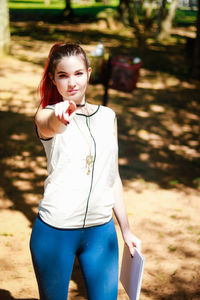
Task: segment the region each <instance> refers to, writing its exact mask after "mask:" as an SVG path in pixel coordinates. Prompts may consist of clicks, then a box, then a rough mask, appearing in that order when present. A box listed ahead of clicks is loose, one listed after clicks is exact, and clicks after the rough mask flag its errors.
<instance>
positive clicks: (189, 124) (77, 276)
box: [0, 38, 200, 300]
mask: <svg viewBox="0 0 200 300" xmlns="http://www.w3.org/2000/svg"><path fill="white" fill-rule="evenodd" d="M21 41H22V38H21V40H18V39H17V38H16V39H14V40H13V41H12V54H14V56H9V57H5V58H3V59H1V62H0V106H1V111H0V116H1V118H0V125H1V133H0V135H1V140H0V155H1V163H0V166H1V187H0V207H1V210H0V269H1V272H0V299H1V300H8V299H9V300H11V299H13V300H14V299H15V300H19V299H24V300H36V299H38V291H37V285H36V280H35V276H34V272H33V267H32V263H31V257H30V252H29V238H30V233H31V228H32V225H33V222H34V219H35V217H36V214H37V206H38V203H39V201H40V199H41V195H42V191H43V182H44V179H45V176H46V169H45V167H46V160H45V156H44V151H43V149H42V146H41V144H40V142H39V141H38V140H37V138H36V137H35V135H34V129H33V115H34V112H35V110H36V107H37V103H38V100H37V94H36V89H37V86H38V83H39V80H40V77H41V74H42V66H41V64H40V63H39V61H40V60H41V61H42V60H43V59H44V58H45V57H46V55H47V53H48V50H49V45H50V42H42V41H37V43H35V44H33V45H32V47H29V44H30V41H28V40H25V39H23V42H24V44H25V43H26V47H24V46H22V42H21ZM25 55H26V57H25ZM30 57H31V58H32V60H30V59H28V58H30ZM25 58H26V59H25ZM34 58H37V59H38V61H37V62H35V63H34V62H33V60H34ZM199 94H200V93H199V89H198V88H197V85H196V84H195V83H194V82H190V83H188V82H186V81H185V80H181V79H179V78H178V77H176V76H174V75H169V74H166V73H162V72H157V71H150V70H148V69H146V68H145V67H143V68H142V70H141V74H140V78H139V82H138V88H137V90H135V91H134V92H133V93H130V94H125V93H123V92H117V91H114V90H110V91H109V95H110V100H109V104H108V105H109V106H110V107H111V108H113V109H114V110H115V111H116V113H117V115H118V119H119V144H120V149H121V150H120V153H119V154H120V159H119V162H120V172H121V176H122V180H123V185H124V199H125V202H126V206H127V213H128V217H129V221H130V225H131V228H132V230H133V232H134V233H135V234H136V235H137V236H138V237H139V238H140V239H141V240H142V252H143V255H144V256H145V259H146V261H145V271H144V278H143V282H142V290H141V297H140V299H141V300H147V299H151V300H153V299H160V300H161V299H162V300H165V299H170V300H174V299H176V300H197V299H200V217H199V211H200V198H199V196H200V173H199V157H200V155H199V123H198V122H199V112H200V109H199V102H198V101H199V100H198V99H199ZM102 96H103V88H102V85H101V84H99V85H96V86H95V87H94V86H92V85H90V86H89V88H88V98H89V99H90V100H92V101H93V102H95V103H101V99H102ZM180 103H181V105H180ZM116 228H117V233H118V239H119V250H120V263H121V257H122V251H123V241H122V237H121V234H120V231H119V227H118V225H117V224H116ZM69 299H86V296H85V289H84V283H83V279H82V275H81V273H80V269H79V266H78V264H77V263H76V264H75V266H74V271H73V275H72V279H71V282H70V292H69ZM118 299H121V300H125V299H128V297H127V296H126V293H125V291H124V289H123V287H122V285H121V284H120V283H119V297H118ZM58 300H59V299H58Z"/></svg>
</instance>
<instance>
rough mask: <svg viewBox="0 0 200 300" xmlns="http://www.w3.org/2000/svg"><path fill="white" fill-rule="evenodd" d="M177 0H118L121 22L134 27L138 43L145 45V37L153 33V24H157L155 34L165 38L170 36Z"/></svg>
mask: <svg viewBox="0 0 200 300" xmlns="http://www.w3.org/2000/svg"><path fill="white" fill-rule="evenodd" d="M177 1H178V0H171V3H170V4H168V9H167V0H139V1H137V0H120V4H119V8H118V9H119V12H120V15H121V17H122V22H123V23H124V24H125V25H126V26H131V27H133V29H134V33H135V36H136V38H137V41H138V45H139V46H140V47H141V46H145V44H146V39H147V38H148V37H149V36H150V35H155V26H154V24H155V23H156V21H157V23H158V25H157V32H156V36H157V37H158V38H159V39H165V38H168V37H169V36H170V29H171V27H172V22H173V19H174V16H175V12H176V7H177Z"/></svg>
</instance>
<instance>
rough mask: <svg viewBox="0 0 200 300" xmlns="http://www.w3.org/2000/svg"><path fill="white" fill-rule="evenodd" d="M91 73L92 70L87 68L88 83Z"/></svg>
mask: <svg viewBox="0 0 200 300" xmlns="http://www.w3.org/2000/svg"><path fill="white" fill-rule="evenodd" d="M91 73H92V68H91V67H89V68H88V82H89V80H90V75H91Z"/></svg>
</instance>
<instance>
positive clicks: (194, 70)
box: [191, 0, 200, 79]
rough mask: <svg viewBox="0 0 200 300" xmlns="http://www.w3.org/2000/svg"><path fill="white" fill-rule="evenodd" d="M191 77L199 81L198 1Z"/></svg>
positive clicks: (199, 18) (199, 15)
mask: <svg viewBox="0 0 200 300" xmlns="http://www.w3.org/2000/svg"><path fill="white" fill-rule="evenodd" d="M191 75H192V77H194V78H197V79H200V0H198V15H197V34H196V40H195V46H194V59H193V64H192V74H191Z"/></svg>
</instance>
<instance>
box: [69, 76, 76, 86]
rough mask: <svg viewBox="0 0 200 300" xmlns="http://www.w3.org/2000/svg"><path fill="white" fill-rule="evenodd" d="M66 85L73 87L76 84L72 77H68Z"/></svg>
mask: <svg viewBox="0 0 200 300" xmlns="http://www.w3.org/2000/svg"><path fill="white" fill-rule="evenodd" d="M68 85H69V87H74V86H75V85H76V82H75V80H74V78H73V77H69V80H68Z"/></svg>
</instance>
